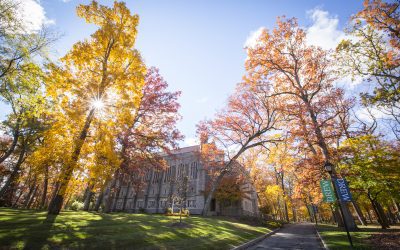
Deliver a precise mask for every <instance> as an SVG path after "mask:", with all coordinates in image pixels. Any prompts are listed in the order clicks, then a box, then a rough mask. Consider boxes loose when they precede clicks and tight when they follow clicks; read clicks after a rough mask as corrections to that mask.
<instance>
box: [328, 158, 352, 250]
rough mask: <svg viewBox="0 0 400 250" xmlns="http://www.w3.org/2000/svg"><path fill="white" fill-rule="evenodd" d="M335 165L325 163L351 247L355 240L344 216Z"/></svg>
mask: <svg viewBox="0 0 400 250" xmlns="http://www.w3.org/2000/svg"><path fill="white" fill-rule="evenodd" d="M333 167H334V166H333V164H332V163H330V162H326V163H325V165H324V168H325V171H326V172H328V173H329V176H330V177H331V182H332V185H333V190H334V193H335V197H336V200H337V202H338V205H339V210H340V214H341V215H342V219H343V224H344V228H345V229H346V233H347V238H348V239H349V242H350V245H351V247H353V241H352V240H351V236H350V232H349V228H348V227H347V222H346V219H345V218H344V213H343V209H342V204H340V197H339V194H338V192H337V188H336V184H335V179H336V175H335V174H334V173H333Z"/></svg>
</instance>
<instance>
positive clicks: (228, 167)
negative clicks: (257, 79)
mask: <svg viewBox="0 0 400 250" xmlns="http://www.w3.org/2000/svg"><path fill="white" fill-rule="evenodd" d="M276 106H277V103H276V102H275V99H274V98H263V97H262V96H260V95H258V94H257V93H256V92H255V91H252V90H251V89H250V88H249V87H248V86H246V85H245V84H239V85H238V86H237V89H236V91H235V93H234V94H233V95H232V96H231V97H230V98H229V100H228V105H227V107H226V109H224V110H222V111H221V112H219V113H218V114H217V115H216V117H215V118H214V119H213V120H208V121H203V122H201V123H200V124H199V125H198V131H197V132H198V134H199V135H200V137H201V140H202V143H203V145H202V152H201V154H202V161H203V164H204V166H206V168H208V170H209V172H211V173H212V179H211V186H210V191H209V193H208V194H207V197H206V200H205V204H204V208H203V215H207V214H208V211H209V208H210V203H211V199H212V198H213V196H214V193H215V191H216V189H217V187H218V185H219V184H220V183H221V181H222V179H223V177H224V176H225V174H227V173H229V172H231V171H232V169H234V168H235V166H238V165H240V164H236V162H237V160H238V159H239V157H240V156H241V155H242V154H243V153H244V152H245V151H247V150H248V149H251V148H254V147H261V146H268V144H270V143H275V142H277V141H279V138H278V137H279V136H278V135H277V126H278V124H279V122H280V121H281V119H282V118H281V116H280V115H279V114H278V113H277V110H276ZM207 140H209V141H210V143H206V141H207Z"/></svg>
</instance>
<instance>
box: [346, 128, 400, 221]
mask: <svg viewBox="0 0 400 250" xmlns="http://www.w3.org/2000/svg"><path fill="white" fill-rule="evenodd" d="M360 149H362V150H360ZM340 152H341V154H342V157H341V158H342V159H341V164H340V169H341V171H342V172H344V173H346V176H347V179H348V180H349V182H350V187H351V188H353V189H355V190H359V191H361V192H362V193H364V195H365V196H367V197H368V199H369V200H370V201H371V205H372V207H373V209H374V211H375V213H376V216H377V218H378V222H379V223H380V224H381V226H382V228H388V227H389V224H388V220H387V217H386V214H385V213H384V211H383V208H382V206H381V204H380V202H379V201H383V200H387V199H388V197H391V198H392V199H394V200H399V199H400V196H399V193H400V190H399V185H398V183H399V181H400V169H399V166H400V156H399V153H398V151H397V149H396V147H395V146H394V145H392V144H390V143H388V142H385V141H382V140H381V139H380V138H378V137H376V136H373V135H361V136H358V137H354V138H350V139H347V140H346V141H345V142H344V143H343V145H342V147H341V149H340ZM389 200H390V199H389Z"/></svg>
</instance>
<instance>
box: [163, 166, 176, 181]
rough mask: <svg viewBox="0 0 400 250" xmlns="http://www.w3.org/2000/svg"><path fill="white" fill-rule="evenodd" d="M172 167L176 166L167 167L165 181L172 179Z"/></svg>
mask: <svg viewBox="0 0 400 250" xmlns="http://www.w3.org/2000/svg"><path fill="white" fill-rule="evenodd" d="M172 168H175V166H171V167H169V168H167V172H166V173H165V177H164V182H167V181H171V177H172Z"/></svg>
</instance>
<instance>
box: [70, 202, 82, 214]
mask: <svg viewBox="0 0 400 250" xmlns="http://www.w3.org/2000/svg"><path fill="white" fill-rule="evenodd" d="M69 208H70V209H71V210H73V211H78V210H82V209H83V202H80V201H77V200H75V201H73V202H72V204H71V206H69Z"/></svg>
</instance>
